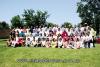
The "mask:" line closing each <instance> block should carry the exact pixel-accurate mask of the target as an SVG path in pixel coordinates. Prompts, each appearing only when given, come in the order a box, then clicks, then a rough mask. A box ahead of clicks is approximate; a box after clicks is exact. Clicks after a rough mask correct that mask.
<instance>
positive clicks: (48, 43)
mask: <svg viewBox="0 0 100 67" xmlns="http://www.w3.org/2000/svg"><path fill="white" fill-rule="evenodd" d="M50 46H51V43H50V41H49V38H47V40H46V47H47V48H50Z"/></svg>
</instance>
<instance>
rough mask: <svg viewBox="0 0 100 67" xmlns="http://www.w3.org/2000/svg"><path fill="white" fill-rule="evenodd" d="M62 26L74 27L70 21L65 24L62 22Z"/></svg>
mask: <svg viewBox="0 0 100 67" xmlns="http://www.w3.org/2000/svg"><path fill="white" fill-rule="evenodd" d="M62 27H66V28H72V27H73V25H72V24H71V23H69V22H64V24H62Z"/></svg>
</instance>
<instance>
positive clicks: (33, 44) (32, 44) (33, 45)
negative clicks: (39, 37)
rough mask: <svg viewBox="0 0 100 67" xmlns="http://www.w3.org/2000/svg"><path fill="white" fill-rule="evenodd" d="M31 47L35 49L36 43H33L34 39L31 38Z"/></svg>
mask: <svg viewBox="0 0 100 67" xmlns="http://www.w3.org/2000/svg"><path fill="white" fill-rule="evenodd" d="M31 46H32V47H36V41H35V38H33V40H32V42H31Z"/></svg>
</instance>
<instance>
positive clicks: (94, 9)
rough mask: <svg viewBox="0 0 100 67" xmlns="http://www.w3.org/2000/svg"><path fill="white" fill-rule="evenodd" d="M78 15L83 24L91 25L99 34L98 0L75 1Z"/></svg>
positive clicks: (99, 12) (99, 8)
mask: <svg viewBox="0 0 100 67" xmlns="http://www.w3.org/2000/svg"><path fill="white" fill-rule="evenodd" d="M77 6H78V9H77V13H79V17H80V18H81V20H82V22H81V24H82V25H83V24H84V23H87V25H89V26H90V25H91V26H92V27H93V28H94V29H95V30H96V31H97V34H99V28H100V23H99V22H100V0H81V1H80V2H78V3H77Z"/></svg>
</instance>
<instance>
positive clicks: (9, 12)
mask: <svg viewBox="0 0 100 67" xmlns="http://www.w3.org/2000/svg"><path fill="white" fill-rule="evenodd" d="M77 2H79V0H0V21H6V22H8V23H10V20H11V18H12V17H13V16H16V15H22V14H23V12H24V9H33V10H35V11H36V10H42V11H48V14H49V15H50V16H49V18H48V19H47V21H48V22H52V23H56V24H59V25H61V24H63V23H64V22H66V21H67V22H71V23H72V24H77V23H79V22H80V21H81V19H80V18H79V17H78V13H77V12H76V11H77Z"/></svg>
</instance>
